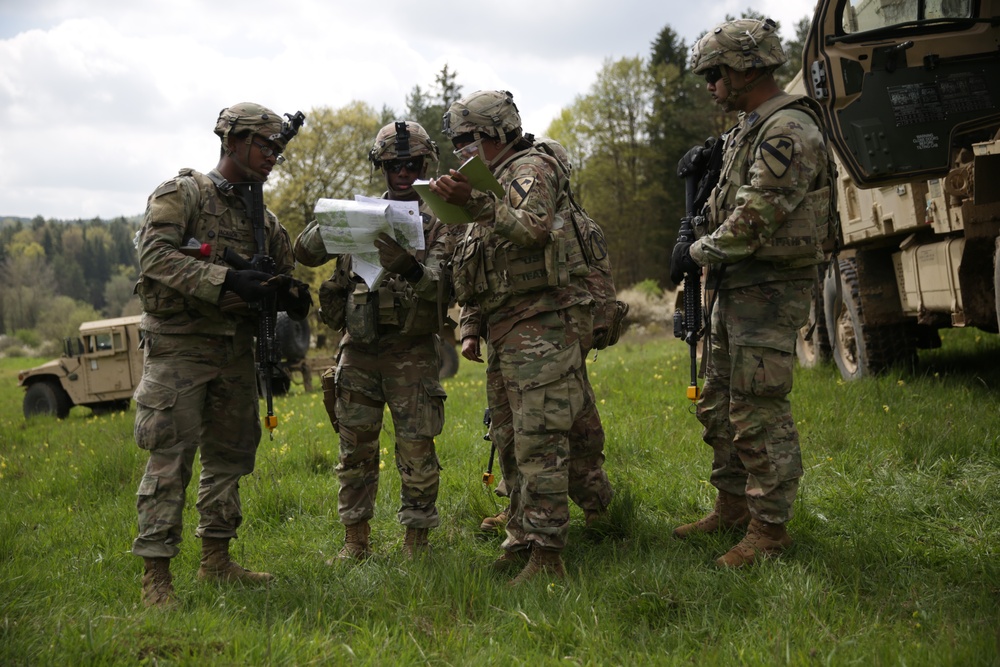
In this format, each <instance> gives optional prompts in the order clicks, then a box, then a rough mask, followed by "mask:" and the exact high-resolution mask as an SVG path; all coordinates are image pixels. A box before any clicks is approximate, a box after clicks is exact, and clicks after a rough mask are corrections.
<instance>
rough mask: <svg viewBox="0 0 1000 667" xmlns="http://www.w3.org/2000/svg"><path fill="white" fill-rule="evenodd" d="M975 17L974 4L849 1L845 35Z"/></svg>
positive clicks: (928, 0) (967, 0)
mask: <svg viewBox="0 0 1000 667" xmlns="http://www.w3.org/2000/svg"><path fill="white" fill-rule="evenodd" d="M971 16H972V0H849V2H848V3H847V4H846V5H845V7H844V21H843V25H844V32H845V33H848V34H850V33H855V32H865V31H866V30H877V29H879V28H886V27H889V26H893V25H897V24H900V23H912V22H913V21H924V20H934V19H944V18H948V19H961V18H970V17H971Z"/></svg>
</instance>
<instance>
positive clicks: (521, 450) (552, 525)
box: [487, 306, 612, 550]
mask: <svg viewBox="0 0 1000 667" xmlns="http://www.w3.org/2000/svg"><path fill="white" fill-rule="evenodd" d="M589 312H590V311H589V306H573V307H571V308H567V309H564V310H559V311H550V312H546V313H540V314H538V315H535V316H533V317H530V318H528V319H525V320H522V321H520V322H518V323H517V324H515V325H514V326H513V327H512V328H511V329H510V331H509V332H508V333H507V334H506V335H504V336H503V337H502V338H501V339H499V340H495V341H491V345H490V351H489V355H488V356H489V369H488V377H487V396H488V401H489V405H490V410H491V418H492V420H493V421H492V424H491V426H490V432H491V434H492V435H491V437H492V438H495V440H494V442H496V443H497V451H498V452H499V453H500V466H501V473H502V475H503V477H504V480H505V482H506V485H507V489H508V492H509V495H510V507H509V513H510V520H509V521H508V523H507V539H506V540H505V541H504V544H503V547H504V548H505V549H508V550H517V549H521V548H524V547H525V546H527V545H529V544H536V545H538V546H541V547H545V548H550V549H563V548H564V547H565V546H566V537H567V534H568V532H569V497H570V496H571V495H572V497H573V499H574V501H575V502H577V503H578V504H580V505H581V506H582V507H586V508H595V509H597V508H602V507H604V506H606V505H607V503H609V502H610V500H611V493H612V491H611V485H610V483H608V481H607V477H606V475H605V474H604V471H603V469H602V468H601V465H602V464H603V462H604V454H603V438H602V439H600V440H598V439H597V438H596V437H595V436H594V433H595V432H596V431H598V430H599V431H600V433H601V434H602V435H603V429H601V428H600V416H599V415H598V413H597V408H596V403H595V402H594V400H593V389H592V388H591V387H590V386H589V383H588V382H587V375H586V369H585V368H584V361H583V349H582V348H581V345H580V336H579V331H580V329H581V325H580V324H579V323H581V322H583V323H584V324H587V326H589ZM574 429H575V430H576V432H577V433H578V434H579V435H580V437H581V438H583V437H584V436H586V437H587V438H589V439H588V440H586V442H584V441H583V440H581V441H580V443H579V444H580V446H581V451H580V452H576V451H575V450H574V447H573V443H572V442H571V432H572V431H574Z"/></svg>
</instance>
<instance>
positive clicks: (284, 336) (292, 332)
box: [274, 313, 309, 361]
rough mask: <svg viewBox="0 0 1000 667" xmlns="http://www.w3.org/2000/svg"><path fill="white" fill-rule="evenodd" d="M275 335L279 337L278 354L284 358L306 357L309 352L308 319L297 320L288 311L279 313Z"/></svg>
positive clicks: (293, 359)
mask: <svg viewBox="0 0 1000 667" xmlns="http://www.w3.org/2000/svg"><path fill="white" fill-rule="evenodd" d="M274 335H275V338H277V339H278V354H280V355H281V358H282V359H285V360H288V361H297V360H299V359H305V358H306V353H307V352H309V320H308V319H304V320H298V321H296V320H293V319H292V318H290V317H289V316H288V313H278V319H277V321H276V322H275V325H274Z"/></svg>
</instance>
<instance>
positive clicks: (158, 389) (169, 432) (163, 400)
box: [134, 377, 177, 450]
mask: <svg viewBox="0 0 1000 667" xmlns="http://www.w3.org/2000/svg"><path fill="white" fill-rule="evenodd" d="M134 398H135V402H136V412H135V443H136V444H137V445H138V446H139V447H140V448H141V449H147V450H154V449H164V448H166V447H169V446H171V445H172V444H173V443H175V442H176V441H177V426H176V424H175V423H174V415H173V411H174V405H175V404H176V403H177V390H176V389H174V388H172V387H168V386H167V385H165V384H162V383H160V382H157V381H155V380H151V379H150V378H148V377H143V378H142V380H141V381H140V382H139V386H138V387H136V390H135V396H134Z"/></svg>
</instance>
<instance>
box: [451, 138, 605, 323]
mask: <svg viewBox="0 0 1000 667" xmlns="http://www.w3.org/2000/svg"><path fill="white" fill-rule="evenodd" d="M527 156H537V157H539V158H541V159H543V160H544V161H545V162H546V163H547V164H550V165H551V166H552V168H553V169H554V170H555V173H556V174H557V175H558V177H559V180H560V182H561V183H560V188H559V199H558V201H557V202H556V211H557V213H556V215H555V217H554V218H553V221H552V229H551V230H550V231H549V235H548V239H547V241H546V243H545V245H544V246H542V247H540V248H538V247H535V248H525V247H523V246H519V245H517V244H515V243H512V242H511V241H508V240H507V239H505V238H503V237H501V236H499V235H497V234H494V233H492V232H490V231H489V230H487V229H485V228H483V227H482V226H481V225H478V224H475V223H472V224H470V225H469V226H468V231H467V232H466V235H465V238H464V239H463V240H462V242H461V243H460V244H459V246H458V248H457V249H456V251H455V274H454V282H455V296H456V299H457V300H458V302H459V304H462V305H464V304H466V303H468V302H470V301H476V302H477V303H478V304H479V305H480V306H481V307H482V309H483V311H484V312H486V313H490V312H493V311H494V310H496V309H497V308H499V307H500V306H501V305H503V303H504V302H506V301H507V299H508V298H510V297H511V296H514V295H520V294H529V293H531V292H539V291H542V290H547V289H552V288H558V287H568V286H569V285H570V282H571V280H573V279H574V278H582V277H584V276H586V275H587V273H588V272H589V266H588V264H587V261H586V259H585V257H584V253H583V248H582V246H581V244H580V239H579V236H578V234H577V233H576V231H575V227H574V222H573V219H572V217H571V216H572V215H573V209H572V207H571V206H570V202H569V199H568V194H567V193H568V190H569V183H568V181H565V176H564V175H563V173H562V170H561V169H560V167H559V164H558V161H557V160H556V159H555V158H554V157H552V156H550V155H548V154H546V153H544V152H542V151H539V150H538V149H536V148H531V149H529V150H527V151H525V152H524V153H523V154H522V155H521V156H519V158H518V159H521V158H523V157H527ZM513 162H514V161H513V160H511V161H510V162H509V163H508V165H512V164H513ZM502 176H503V172H501V173H499V174H497V177H498V178H497V180H501V179H502ZM563 181H565V182H564V183H563ZM501 182H502V181H501Z"/></svg>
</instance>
